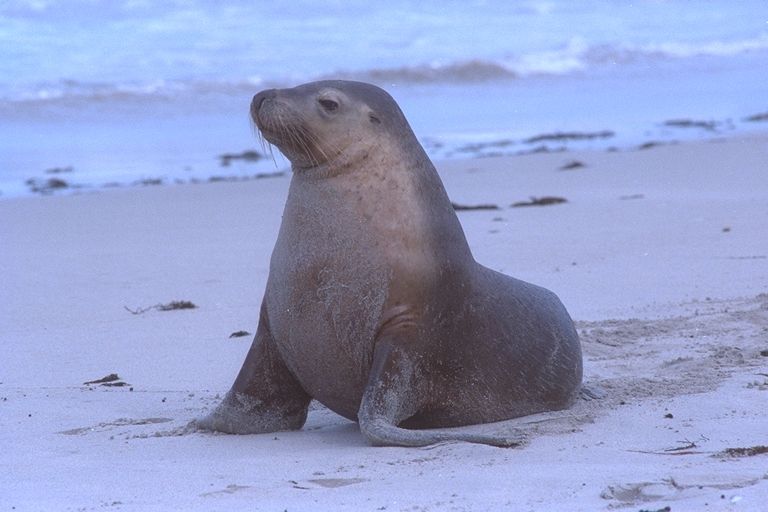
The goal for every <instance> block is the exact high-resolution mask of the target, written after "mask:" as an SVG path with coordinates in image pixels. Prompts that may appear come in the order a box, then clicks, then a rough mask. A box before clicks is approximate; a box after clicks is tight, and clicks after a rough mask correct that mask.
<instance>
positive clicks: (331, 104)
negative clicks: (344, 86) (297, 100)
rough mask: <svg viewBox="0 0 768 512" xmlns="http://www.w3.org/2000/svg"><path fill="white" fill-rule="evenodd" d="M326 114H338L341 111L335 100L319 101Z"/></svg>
mask: <svg viewBox="0 0 768 512" xmlns="http://www.w3.org/2000/svg"><path fill="white" fill-rule="evenodd" d="M317 101H318V102H319V103H320V106H322V107H323V108H324V109H325V111H326V112H336V111H337V110H338V109H339V104H338V103H337V102H335V101H333V100H328V99H321V100H317Z"/></svg>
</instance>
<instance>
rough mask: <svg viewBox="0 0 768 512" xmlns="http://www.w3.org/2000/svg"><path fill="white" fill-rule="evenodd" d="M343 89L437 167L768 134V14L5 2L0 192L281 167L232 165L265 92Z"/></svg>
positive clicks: (719, 9)
mask: <svg viewBox="0 0 768 512" xmlns="http://www.w3.org/2000/svg"><path fill="white" fill-rule="evenodd" d="M328 77H346V78H354V79H362V80H367V81H373V82H375V83H378V84H379V85H381V86H383V87H385V88H386V89H387V90H388V91H389V92H390V93H392V94H393V95H394V96H395V98H396V99H397V100H398V101H399V103H400V104H401V107H402V108H403V110H404V111H405V113H406V115H407V116H408V118H409V120H410V121H411V123H412V125H413V127H414V130H415V131H416V133H417V135H418V136H419V138H420V139H421V140H422V141H423V142H424V143H425V145H426V146H427V147H428V149H429V151H430V152H431V153H432V154H433V156H434V157H436V158H446V157H447V158H454V157H473V156H478V155H483V154H496V153H499V152H501V153H505V152H506V153H511V152H512V153H513V152H521V151H529V150H532V149H535V148H536V147H537V146H540V145H541V142H535V143H534V142H530V143H528V142H525V141H526V140H528V139H530V138H532V137H534V136H537V135H540V134H548V133H556V132H578V133H582V134H583V133H593V134H595V133H604V132H610V133H611V134H612V135H611V136H610V137H607V136H606V137H598V138H594V139H591V140H588V141H580V142H579V141H565V142H562V141H560V142H554V141H550V142H549V143H548V145H549V147H550V149H557V148H558V147H560V146H562V145H564V144H565V145H567V146H569V147H580V146H585V145H586V146H597V147H609V146H617V147H631V146H633V145H639V144H642V143H644V142H647V141H650V140H677V139H687V138H701V137H710V136H713V135H717V134H729V133H737V132H740V131H749V130H758V129H766V128H768V123H766V122H759V121H748V120H746V119H747V118H749V117H750V116H753V115H755V114H759V113H762V112H766V111H768V3H766V2H765V1H764V0H740V1H739V2H733V1H729V0H711V1H684V0H679V1H674V0H668V1H660V0H655V1H650V0H646V1H636V2H608V1H594V0H593V1H579V2H573V1H568V0H531V1H516V2H501V1H499V2H481V1H469V0H464V1H462V2H445V1H438V0H422V1H419V2H405V1H399V0H391V1H387V2H363V1H338V2H333V1H326V2H322V3H321V2H312V1H309V0H293V1H290V2H253V1H248V2H246V1H242V2H218V1H217V2H214V1H210V0H209V1H206V0H189V1H185V2H182V1H169V2H148V1H141V0H112V1H109V0H67V1H64V0H60V1H57V0H27V1H0V191H1V192H2V194H3V197H9V196H15V195H20V194H24V193H28V192H29V190H30V187H29V186H28V185H27V184H25V181H26V180H28V179H30V178H35V179H37V180H38V183H40V182H42V181H44V180H46V179H48V178H50V177H52V176H54V175H53V174H51V173H46V172H45V171H46V170H50V169H52V168H70V167H71V168H72V170H71V172H66V173H61V174H57V175H56V176H58V177H59V178H61V179H63V180H65V181H67V182H69V183H70V184H75V185H81V186H87V187H97V186H101V185H104V184H106V183H113V184H129V183H133V182H136V181H141V180H146V179H152V180H156V179H161V180H163V181H164V182H174V181H185V182H186V181H190V180H207V179H210V178H211V177H213V176H224V177H228V176H250V175H253V174H255V173H261V172H271V171H274V170H275V164H274V163H272V161H271V160H269V161H266V160H264V161H261V162H258V163H256V164H251V163H243V162H242V161H239V160H235V161H233V163H232V165H230V166H228V167H222V166H221V160H220V159H218V158H217V156H218V155H220V154H223V153H239V152H241V151H244V150H246V149H259V148H258V144H257V143H256V141H255V139H254V136H253V133H252V128H251V126H250V123H249V120H248V104H249V101H250V97H251V96H252V95H253V94H254V93H255V92H257V91H258V90H260V89H262V88H264V87H272V86H288V85H295V84H298V83H302V82H305V81H310V80H314V79H319V78H328ZM679 120H688V121H695V122H694V123H689V125H688V126H681V125H680V123H677V124H675V123H672V124H667V122H668V121H679ZM700 121H705V122H711V123H712V124H708V125H707V124H702V123H699V122H700ZM277 165H278V167H281V166H283V165H284V162H283V161H281V160H280V159H279V158H278V161H277Z"/></svg>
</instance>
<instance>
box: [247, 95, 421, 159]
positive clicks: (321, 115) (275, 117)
mask: <svg viewBox="0 0 768 512" xmlns="http://www.w3.org/2000/svg"><path fill="white" fill-rule="evenodd" d="M251 118H252V119H253V122H254V123H255V124H256V126H257V127H258V129H259V131H260V132H261V135H262V136H263V137H264V139H266V141H267V142H269V143H271V144H274V145H275V146H277V148H278V149H279V150H280V151H281V152H282V153H283V154H284V155H285V156H286V157H287V158H288V159H289V160H290V161H291V163H292V164H293V168H294V170H309V169H311V168H316V167H332V166H334V165H336V167H341V166H342V165H349V164H350V163H352V162H353V160H356V159H360V158H368V156H369V154H370V152H371V150H372V149H373V148H382V149H383V148H385V147H386V146H387V145H388V144H386V142H385V141H386V139H390V138H391V137H386V136H385V134H387V133H390V134H392V133H394V134H397V137H398V139H399V143H403V142H408V143H412V142H415V137H414V136H413V132H412V131H411V129H410V127H409V126H408V123H407V121H406V120H405V117H404V116H403V113H402V112H401V111H400V108H399V107H398V106H397V103H396V102H395V100H393V99H392V97H391V96H390V95H389V94H388V93H387V92H386V91H384V90H383V89H380V88H379V87H376V86H375V85H371V84H367V83H363V82H352V81H346V80H326V81H321V82H311V83H308V84H304V85H300V86H298V87H293V88H290V89H268V90H265V91H261V92H260V93H258V94H257V95H256V96H254V97H253V101H252V102H251ZM417 144H418V143H417ZM342 162H343V164H342Z"/></svg>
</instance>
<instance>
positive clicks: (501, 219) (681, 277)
mask: <svg viewBox="0 0 768 512" xmlns="http://www.w3.org/2000/svg"><path fill="white" fill-rule="evenodd" d="M571 160H579V161H581V162H583V163H584V164H586V167H584V168H581V169H576V170H572V171H561V170H558V168H559V167H560V166H562V165H563V164H565V163H567V162H569V161H571ZM439 167H440V169H441V173H442V175H443V177H444V181H445V184H446V188H447V189H448V192H449V195H450V196H451V197H452V199H453V200H454V201H455V202H457V203H461V204H473V203H496V204H498V205H500V206H501V207H502V209H501V210H500V211H470V212H460V213H459V217H460V219H461V221H462V224H463V225H464V228H465V231H466V234H467V237H468V239H469V241H470V245H471V246H472V248H473V251H474V254H475V257H476V258H477V259H478V260H479V261H480V262H482V263H484V264H486V265H488V266H490V267H492V268H496V269H499V270H502V271H504V272H506V273H509V274H511V275H513V276H516V277H519V278H522V279H525V280H528V281H532V282H534V283H537V284H541V285H543V286H546V287H548V288H550V289H552V290H554V291H555V292H557V293H558V294H559V295H560V297H561V298H562V299H563V301H564V302H565V304H566V306H567V307H568V308H569V310H570V311H571V314H572V316H573V317H574V319H576V320H577V323H578V328H579V331H580V333H581V335H582V342H583V347H584V352H585V373H586V381H587V382H588V383H589V384H591V385H595V384H597V385H599V386H600V387H601V388H602V389H603V390H604V391H605V392H606V397H605V398H603V399H601V400H593V401H581V402H579V403H578V404H577V405H576V406H575V407H574V408H573V409H572V410H570V411H568V413H566V414H564V415H562V417H561V418H560V419H557V420H549V421H541V422H538V419H539V418H527V419H524V420H521V421H522V422H523V423H525V424H526V427H525V429H526V430H528V431H529V432H530V437H531V440H530V443H529V444H528V445H526V446H525V447H523V448H518V449H499V448H491V447H487V446H479V445H470V444H461V443H456V444H446V445H439V446H435V447H430V448H426V449H403V448H372V447H369V446H367V445H366V443H365V442H364V440H363V438H362V437H361V435H360V433H359V431H358V429H357V426H356V425H355V424H354V423H351V422H348V421H346V420H344V419H342V418H340V417H338V416H336V415H334V414H332V413H330V412H328V411H327V410H325V409H323V408H320V407H316V408H315V409H314V410H313V411H311V412H310V417H309V421H308V423H307V425H306V426H305V428H304V429H303V430H302V431H299V432H291V433H279V434H275V435H259V436H226V435H203V434H192V435H183V436H178V435H168V434H173V433H174V432H176V431H178V428H179V427H181V426H183V425H184V424H185V423H186V422H187V421H188V420H190V419H191V418H193V417H195V416H197V415H199V414H201V413H203V412H204V410H205V409H206V408H210V407H212V406H214V405H215V404H216V403H217V401H218V399H217V395H218V394H222V393H223V392H225V391H226V390H227V389H228V387H229V385H230V384H231V382H232V380H233V379H234V377H235V374H236V372H237V370H238V369H239V367H240V365H241V363H242V360H243V358H244V356H245V353H246V351H247V350H248V347H249V345H250V340H251V338H250V337H246V338H237V339H229V338H228V336H229V334H230V333H232V332H234V331H238V330H247V331H250V332H253V331H254V329H255V326H256V321H257V316H258V306H259V304H260V301H261V296H262V293H263V289H264V284H265V281H266V277H267V268H268V263H269V255H270V252H271V248H272V245H273V243H274V240H275V237H276V233H277V229H278V226H279V222H280V214H281V211H282V205H283V201H284V198H285V194H286V190H287V185H288V177H287V176H286V177H284V178H272V179H263V180H257V181H252V182H247V183H222V184H210V185H187V186H178V187H162V188H159V187H158V188H140V189H125V190H112V191H104V192H100V193H94V194H88V195H81V196H68V197H45V198H22V199H6V200H3V201H0V269H1V271H2V274H0V341H2V343H0V510H130V511H147V510H189V511H195V510H201V511H203V510H265V511H266V510H269V511H282V510H289V511H292V512H293V511H297V510H350V511H352V510H386V511H400V510H425V511H426V510H430V511H442V510H457V511H460V510H536V511H547V510H568V511H577V510H585V511H592V510H604V509H610V508H615V507H624V506H626V508H625V509H626V510H633V511H634V510H640V509H645V510H658V509H660V508H662V507H665V506H669V507H671V509H672V510H673V511H675V512H677V511H681V510H745V511H760V510H768V455H765V454H764V455H756V456H744V457H723V456H721V455H718V452H720V451H721V450H724V449H726V448H739V447H753V446H761V445H768V416H767V415H766V411H768V357H763V356H761V355H760V351H764V350H768V294H767V293H766V292H768V136H752V137H749V138H741V139H737V140H728V141H712V142H700V143H687V144H680V145H674V146H664V147H656V148H652V149H648V150H644V151H627V152H616V153H606V152H601V153H578V154H577V153H561V154H544V155H530V156H523V157H515V158H503V159H482V160H469V161H453V162H446V163H444V164H443V165H441V166H439ZM544 195H554V196H563V197H566V198H567V199H568V201H569V202H568V203H566V204H561V205H554V206H547V207H529V208H509V205H510V204H511V203H512V202H515V201H521V200H525V199H527V198H528V197H529V196H544ZM637 195H642V197H641V198H637V197H635V198H633V199H627V198H626V197H627V196H637ZM622 197H625V198H624V199H622ZM171 300H190V301H192V302H194V303H195V304H197V305H198V306H199V308H198V309H194V310H185V311H171V312H161V311H155V310H152V311H148V312H146V313H144V314H141V315H132V314H130V313H129V312H127V311H126V310H125V309H124V306H128V307H130V308H137V307H144V306H151V305H153V304H157V303H166V302H169V301H171ZM113 372H115V373H118V374H119V375H120V377H122V378H123V379H124V380H125V381H127V382H128V383H130V385H131V386H132V391H131V390H130V388H129V387H101V386H84V385H83V384H82V383H83V382H85V381H87V380H92V379H97V378H99V377H102V376H104V375H106V374H109V373H113ZM665 415H671V417H665ZM175 429H176V430H175ZM686 446H687V447H688V448H687V449H683V450H678V451H669V450H672V449H675V448H684V447H686Z"/></svg>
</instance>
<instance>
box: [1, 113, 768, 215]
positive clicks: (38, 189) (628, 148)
mask: <svg viewBox="0 0 768 512" xmlns="http://www.w3.org/2000/svg"><path fill="white" fill-rule="evenodd" d="M750 119H752V120H751V121H750ZM764 121H768V112H764V113H759V114H754V115H751V116H748V117H745V118H744V119H742V123H741V126H742V127H741V128H740V129H737V128H736V125H734V124H733V122H732V121H731V120H725V121H722V120H721V121H702V120H693V119H676V120H668V121H666V122H664V123H663V125H664V126H668V127H670V128H672V129H673V130H672V132H670V133H668V134H667V137H666V138H665V137H656V138H652V139H647V140H645V141H644V142H637V141H634V142H633V143H632V144H628V145H620V146H615V145H611V144H610V142H611V141H612V140H613V139H614V138H615V137H616V133H615V132H613V131H611V130H601V131H596V132H589V131H555V132H548V133H540V134H538V135H533V136H530V137H525V138H522V139H519V140H516V139H507V138H502V139H498V140H489V141H478V142H473V143H465V144H461V145H457V146H455V147H453V148H452V149H447V148H448V146H446V144H445V143H444V142H441V141H437V140H434V139H431V138H426V139H424V140H422V145H423V146H424V148H425V150H426V151H427V153H428V154H429V155H430V158H431V159H432V161H433V162H434V163H435V164H436V165H437V166H438V167H439V163H440V162H450V161H454V160H456V161H471V160H476V159H485V158H497V157H518V156H524V155H529V154H547V153H550V154H551V153H564V154H568V153H580V152H602V151H605V152H632V151H637V150H647V149H651V148H655V147H659V146H667V145H676V144H686V143H690V142H699V141H700V142H713V141H717V140H732V139H750V138H756V137H757V138H759V137H761V136H763V135H765V134H767V133H768V127H763V126H759V123H761V122H764ZM745 123H753V124H755V125H756V126H752V125H745ZM744 126H746V127H744ZM723 129H725V130H728V131H719V130H723ZM256 146H258V144H256ZM208 160H209V161H210V162H211V164H203V165H202V167H203V168H208V170H207V171H206V170H203V171H200V170H199V169H200V167H201V164H200V163H199V162H198V163H197V164H193V163H192V162H190V163H189V164H188V165H184V166H183V168H184V169H185V171H187V173H186V174H189V171H191V170H192V168H193V167H196V168H198V172H196V173H195V174H196V175H199V176H197V177H189V176H184V173H182V174H178V175H169V174H168V173H163V172H157V173H147V172H144V173H139V174H140V175H141V176H142V177H140V178H135V177H134V178H133V179H131V178H128V181H111V182H106V183H102V184H94V183H88V182H83V181H77V180H78V179H80V180H82V177H81V175H82V173H79V172H77V170H76V166H75V165H73V164H72V163H70V164H67V165H61V166H54V167H50V168H48V169H45V170H42V171H40V174H38V175H37V176H34V177H29V178H27V179H26V180H25V181H24V182H23V183H21V182H20V183H17V184H16V185H15V186H13V185H11V186H10V189H11V190H15V191H16V192H15V193H11V194H8V193H4V192H3V191H2V190H0V201H2V200H6V199H10V198H14V197H29V196H43V197H46V196H52V195H69V194H80V193H90V192H98V191H100V190H109V189H121V188H132V187H145V186H169V185H198V184H205V183H216V182H242V181H250V180H259V179H266V178H274V177H281V176H284V175H289V174H290V167H289V163H288V162H287V161H286V160H285V159H284V158H283V157H282V155H280V154H279V152H277V150H276V149H273V148H269V149H265V148H264V147H262V148H259V149H254V145H253V144H252V145H251V146H250V147H248V148H246V149H242V150H240V151H235V152H221V153H219V154H216V155H211V156H210V157H209V158H208ZM213 162H217V163H216V164H213ZM278 162H280V163H278ZM214 168H215V169H216V171H214V170H213V169H214ZM201 173H202V174H201ZM126 176H127V175H126ZM8 183H9V182H6V186H8Z"/></svg>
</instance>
